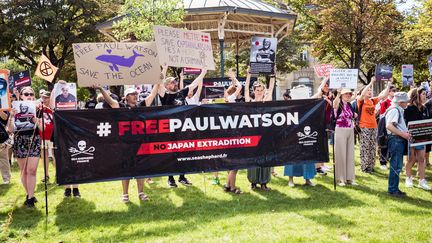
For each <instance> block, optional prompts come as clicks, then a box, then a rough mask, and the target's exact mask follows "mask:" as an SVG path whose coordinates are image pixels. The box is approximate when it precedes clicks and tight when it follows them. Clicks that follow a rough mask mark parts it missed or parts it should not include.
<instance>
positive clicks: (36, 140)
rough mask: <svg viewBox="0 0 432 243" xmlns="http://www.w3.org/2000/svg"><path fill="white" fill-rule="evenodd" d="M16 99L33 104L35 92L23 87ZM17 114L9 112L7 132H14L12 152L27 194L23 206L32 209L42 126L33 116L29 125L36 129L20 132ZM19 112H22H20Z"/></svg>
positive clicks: (15, 111)
mask: <svg viewBox="0 0 432 243" xmlns="http://www.w3.org/2000/svg"><path fill="white" fill-rule="evenodd" d="M17 97H18V100H20V101H32V102H35V92H34V90H33V89H32V88H31V87H28V86H27V87H23V88H22V89H21V90H20V92H19V93H17ZM22 107H23V106H22ZM27 109H28V108H27ZM17 112H18V111H17V110H15V109H12V110H11V112H10V116H9V121H8V130H9V131H14V130H15V136H14V138H15V141H14V145H13V150H14V154H15V156H16V158H17V162H18V165H19V168H20V175H21V183H22V184H23V186H24V189H25V191H26V194H27V195H26V200H25V202H24V205H25V206H27V207H30V208H33V207H34V206H35V203H36V202H37V200H36V197H35V195H34V193H35V188H36V172H37V167H38V162H39V157H40V154H41V146H40V135H39V129H41V127H42V124H41V123H40V121H39V119H37V118H36V117H35V116H34V114H33V116H32V117H31V120H30V121H31V123H33V124H36V125H37V127H35V128H34V129H31V130H22V131H21V130H19V129H15V128H16V125H15V122H14V117H15V114H17ZM20 112H22V110H21V111H20ZM26 119H30V116H26Z"/></svg>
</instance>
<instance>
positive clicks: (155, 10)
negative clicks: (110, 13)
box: [113, 0, 184, 41]
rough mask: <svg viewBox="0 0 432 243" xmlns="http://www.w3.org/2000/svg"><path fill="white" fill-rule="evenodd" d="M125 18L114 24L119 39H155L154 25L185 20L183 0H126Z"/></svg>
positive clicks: (123, 13) (122, 11)
mask: <svg viewBox="0 0 432 243" xmlns="http://www.w3.org/2000/svg"><path fill="white" fill-rule="evenodd" d="M121 15H122V16H123V18H122V19H121V20H120V21H118V22H117V23H115V24H114V26H113V27H114V34H115V36H116V38H117V39H126V38H131V39H137V40H140V41H149V40H152V39H153V25H167V26H168V25H171V24H179V23H181V21H182V20H183V16H184V7H183V0H157V1H156V0H126V1H125V3H124V5H123V6H122V8H121Z"/></svg>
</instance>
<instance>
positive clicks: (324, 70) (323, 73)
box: [314, 64, 333, 78]
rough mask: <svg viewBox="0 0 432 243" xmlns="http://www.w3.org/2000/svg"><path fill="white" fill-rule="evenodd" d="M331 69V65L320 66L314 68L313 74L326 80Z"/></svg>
mask: <svg viewBox="0 0 432 243" xmlns="http://www.w3.org/2000/svg"><path fill="white" fill-rule="evenodd" d="M331 69H333V65H331V64H321V65H316V66H315V67H314V70H315V73H316V74H317V75H318V77H325V78H328V77H329V76H330V70H331Z"/></svg>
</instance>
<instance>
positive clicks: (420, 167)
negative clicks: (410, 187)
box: [416, 150, 426, 179]
mask: <svg viewBox="0 0 432 243" xmlns="http://www.w3.org/2000/svg"><path fill="white" fill-rule="evenodd" d="M424 155H425V151H424V150H419V151H417V156H416V157H417V163H418V166H417V168H418V175H419V177H420V179H425V170H426V163H425V161H424Z"/></svg>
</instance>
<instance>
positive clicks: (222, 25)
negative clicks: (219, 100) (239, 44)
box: [218, 13, 228, 78]
mask: <svg viewBox="0 0 432 243" xmlns="http://www.w3.org/2000/svg"><path fill="white" fill-rule="evenodd" d="M227 17H228V13H225V14H224V15H223V16H222V18H220V19H219V24H218V37H219V48H220V69H221V78H223V77H225V57H224V48H225V23H226V19H227Z"/></svg>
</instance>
